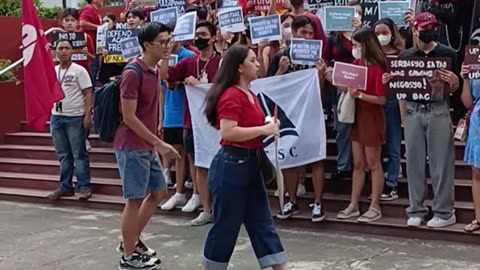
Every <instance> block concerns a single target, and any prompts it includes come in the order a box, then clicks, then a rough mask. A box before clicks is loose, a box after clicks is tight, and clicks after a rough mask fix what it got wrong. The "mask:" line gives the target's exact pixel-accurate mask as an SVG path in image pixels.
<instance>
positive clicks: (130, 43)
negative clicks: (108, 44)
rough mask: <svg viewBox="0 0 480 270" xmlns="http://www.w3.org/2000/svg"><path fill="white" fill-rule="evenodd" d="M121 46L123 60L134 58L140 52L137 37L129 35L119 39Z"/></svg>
mask: <svg viewBox="0 0 480 270" xmlns="http://www.w3.org/2000/svg"><path fill="white" fill-rule="evenodd" d="M120 46H121V47H122V56H123V59H124V60H125V61H128V60H130V59H132V58H135V57H137V56H139V55H140V54H142V50H141V48H140V44H138V38H137V37H131V38H127V39H124V40H122V41H120Z"/></svg>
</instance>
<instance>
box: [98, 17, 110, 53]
mask: <svg viewBox="0 0 480 270" xmlns="http://www.w3.org/2000/svg"><path fill="white" fill-rule="evenodd" d="M107 31H108V24H102V25H100V26H99V27H97V41H96V42H97V46H96V47H97V51H96V54H102V53H103V50H104V49H105V46H106V45H107Z"/></svg>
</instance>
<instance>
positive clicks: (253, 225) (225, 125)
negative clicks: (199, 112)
mask: <svg viewBox="0 0 480 270" xmlns="http://www.w3.org/2000/svg"><path fill="white" fill-rule="evenodd" d="M258 68H259V63H258V61H257V57H256V55H255V53H254V52H253V51H252V50H251V49H249V48H248V47H247V46H244V45H234V46H232V47H231V48H230V49H228V51H227V52H226V54H225V56H224V58H223V63H222V65H221V66H220V70H219V71H218V72H217V75H216V76H215V80H214V82H213V85H212V87H211V88H210V90H209V92H208V94H207V98H206V106H205V114H206V116H207V119H208V122H209V123H210V124H211V125H212V126H214V127H215V128H217V129H219V131H220V135H221V137H222V139H221V141H220V144H221V145H222V148H221V149H220V150H219V151H218V153H217V155H216V156H215V157H214V159H213V161H212V164H211V165H210V170H209V173H208V185H209V187H210V190H211V191H212V195H213V226H212V228H211V229H210V231H209V233H208V237H207V240H206V243H205V249H204V259H203V265H204V269H205V270H224V269H227V266H228V262H229V261H230V257H231V255H232V253H233V249H234V248H235V243H236V241H237V237H238V233H239V231H240V226H241V225H242V223H243V224H245V228H246V230H247V232H248V235H249V236H250V241H251V242H252V246H253V249H254V251H255V255H256V257H257V260H258V264H259V265H260V267H261V268H262V269H264V268H269V267H271V268H273V269H274V270H285V269H287V266H286V259H285V257H284V254H283V247H282V244H281V242H280V239H279V237H278V234H277V233H276V231H275V228H274V226H273V220H272V214H271V213H270V206H269V204H268V198H267V192H266V188H265V184H264V182H263V179H262V174H261V173H260V168H261V162H260V161H261V157H262V156H263V155H264V153H263V144H262V138H263V136H270V135H274V136H278V132H279V131H278V125H277V124H276V123H267V124H265V121H264V120H265V116H264V114H263V111H262V109H261V108H260V105H259V103H258V100H257V99H256V97H255V95H254V94H253V93H252V92H251V91H250V90H249V89H248V86H249V84H250V82H251V81H253V80H255V79H256V78H257V70H258ZM274 122H275V121H274Z"/></svg>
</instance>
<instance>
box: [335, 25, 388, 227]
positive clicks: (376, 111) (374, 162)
mask: <svg viewBox="0 0 480 270" xmlns="http://www.w3.org/2000/svg"><path fill="white" fill-rule="evenodd" d="M352 45H353V46H352V47H353V49H352V55H353V57H354V58H355V59H356V60H355V61H353V64H355V65H360V66H366V67H367V68H368V71H367V87H366V90H365V91H363V90H356V89H355V90H354V89H348V91H349V92H350V94H352V96H353V97H354V98H356V100H355V122H354V123H353V126H352V131H351V133H350V139H351V140H352V152H353V177H352V197H351V202H350V205H348V207H347V208H346V209H345V210H343V211H341V212H340V213H339V214H338V215H337V217H338V218H340V219H347V218H352V217H358V216H360V212H359V210H358V209H359V208H358V201H359V199H360V195H361V193H362V190H363V185H364V182H365V169H366V168H367V166H368V168H369V169H370V172H371V174H372V200H371V203H370V208H369V209H368V211H367V212H366V213H364V214H363V215H362V216H361V217H359V218H358V221H359V222H373V221H376V220H378V219H380V218H382V213H381V211H380V196H381V194H382V191H383V183H384V175H383V169H382V164H381V152H382V145H383V144H385V115H384V112H383V105H384V104H385V90H384V86H383V83H382V74H383V73H384V72H385V55H384V53H383V51H382V48H381V46H380V43H379V41H378V39H377V36H376V35H375V33H374V31H373V30H371V29H369V28H362V29H360V30H358V31H356V32H354V33H353V35H352Z"/></svg>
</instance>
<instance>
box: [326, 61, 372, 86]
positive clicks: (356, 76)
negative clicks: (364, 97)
mask: <svg viewBox="0 0 480 270" xmlns="http://www.w3.org/2000/svg"><path fill="white" fill-rule="evenodd" d="M367 73H368V69H367V67H364V66H357V65H352V64H347V63H342V62H335V64H334V65H333V75H332V82H333V85H336V86H346V87H350V88H353V89H358V90H366V89H367Z"/></svg>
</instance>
